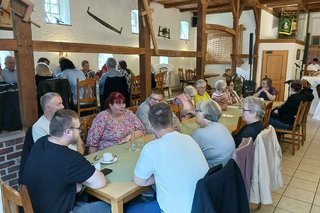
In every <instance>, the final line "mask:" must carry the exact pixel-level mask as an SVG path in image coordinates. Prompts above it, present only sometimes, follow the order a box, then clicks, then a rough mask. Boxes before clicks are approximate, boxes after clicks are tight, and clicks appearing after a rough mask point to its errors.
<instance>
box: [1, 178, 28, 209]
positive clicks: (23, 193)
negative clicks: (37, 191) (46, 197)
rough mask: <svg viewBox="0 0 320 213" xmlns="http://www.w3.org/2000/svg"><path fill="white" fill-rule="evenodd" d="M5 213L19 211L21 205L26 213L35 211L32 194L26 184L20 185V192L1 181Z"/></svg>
mask: <svg viewBox="0 0 320 213" xmlns="http://www.w3.org/2000/svg"><path fill="white" fill-rule="evenodd" d="M1 190H2V196H3V205H4V213H19V206H22V207H23V210H24V212H25V213H33V208H32V204H31V200H30V196H29V193H28V190H27V187H26V186H25V185H20V193H19V192H18V191H17V190H15V189H14V188H12V187H10V186H9V185H7V184H6V183H5V182H3V181H1Z"/></svg>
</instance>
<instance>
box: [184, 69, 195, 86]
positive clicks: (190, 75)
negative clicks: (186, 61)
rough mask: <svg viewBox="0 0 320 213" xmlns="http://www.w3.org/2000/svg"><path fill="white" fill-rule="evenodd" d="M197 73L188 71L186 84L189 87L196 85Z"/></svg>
mask: <svg viewBox="0 0 320 213" xmlns="http://www.w3.org/2000/svg"><path fill="white" fill-rule="evenodd" d="M195 74H196V72H195V71H194V70H191V69H186V82H187V85H194V83H195V79H196V76H195Z"/></svg>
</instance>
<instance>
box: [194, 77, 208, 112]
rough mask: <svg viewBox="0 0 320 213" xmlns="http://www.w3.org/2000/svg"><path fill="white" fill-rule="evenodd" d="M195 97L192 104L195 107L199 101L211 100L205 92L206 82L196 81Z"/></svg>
mask: <svg viewBox="0 0 320 213" xmlns="http://www.w3.org/2000/svg"><path fill="white" fill-rule="evenodd" d="M195 85H196V88H197V95H196V96H195V97H194V99H193V100H194V104H195V106H197V105H198V104H199V103H200V102H201V101H205V100H211V97H210V95H209V94H208V93H207V92H206V88H207V82H206V81H205V80H203V79H199V80H197V81H196V84H195Z"/></svg>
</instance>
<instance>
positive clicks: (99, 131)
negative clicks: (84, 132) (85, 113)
mask: <svg viewBox="0 0 320 213" xmlns="http://www.w3.org/2000/svg"><path fill="white" fill-rule="evenodd" d="M137 130H141V131H143V132H144V133H145V128H144V126H143V124H142V123H141V121H140V120H139V118H138V117H137V116H136V115H135V114H133V112H131V111H130V110H127V111H126V112H125V114H124V120H123V121H118V120H116V119H115V118H114V117H113V116H112V115H111V111H110V109H106V110H104V111H102V112H100V113H99V114H98V115H97V117H96V118H95V119H94V120H93V122H92V125H91V127H90V129H89V132H88V137H87V143H86V146H87V147H90V146H91V147H97V148H98V150H102V149H106V148H108V147H111V146H113V145H116V144H119V143H120V142H121V140H122V139H123V138H125V137H126V136H127V135H129V134H130V133H131V132H132V131H137Z"/></svg>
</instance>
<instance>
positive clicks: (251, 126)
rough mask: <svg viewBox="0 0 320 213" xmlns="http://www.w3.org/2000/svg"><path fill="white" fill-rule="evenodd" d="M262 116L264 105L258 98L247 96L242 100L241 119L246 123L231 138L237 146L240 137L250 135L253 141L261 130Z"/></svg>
mask: <svg viewBox="0 0 320 213" xmlns="http://www.w3.org/2000/svg"><path fill="white" fill-rule="evenodd" d="M263 116H264V106H263V103H262V101H261V100H260V98H258V97H254V96H249V97H246V98H245V99H244V100H243V109H242V120H243V121H244V122H245V123H246V125H245V126H244V127H242V128H241V129H240V130H239V132H238V133H237V134H235V135H234V136H233V139H234V141H235V143H236V147H238V146H239V145H240V143H241V141H242V138H249V137H251V138H252V140H253V141H254V140H255V139H256V137H257V135H258V134H259V133H260V132H261V131H262V130H263V124H262V122H261V119H262V118H263Z"/></svg>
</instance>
